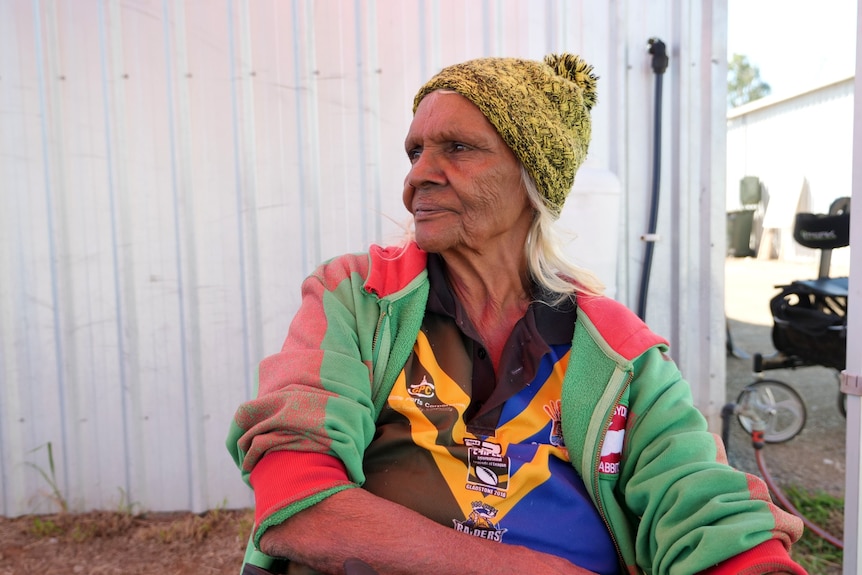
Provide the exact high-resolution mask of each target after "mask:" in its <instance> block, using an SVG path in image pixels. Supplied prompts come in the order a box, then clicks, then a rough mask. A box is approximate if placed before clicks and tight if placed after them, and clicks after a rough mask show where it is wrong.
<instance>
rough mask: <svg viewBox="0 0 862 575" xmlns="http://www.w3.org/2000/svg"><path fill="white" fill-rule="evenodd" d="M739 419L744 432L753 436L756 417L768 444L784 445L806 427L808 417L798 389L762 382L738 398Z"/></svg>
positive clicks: (753, 385) (752, 386)
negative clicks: (761, 424) (761, 423)
mask: <svg viewBox="0 0 862 575" xmlns="http://www.w3.org/2000/svg"><path fill="white" fill-rule="evenodd" d="M736 404H737V406H739V411H738V415H737V419H739V424H740V425H741V426H742V428H743V429H744V430H745V431H746V432H748V433H749V434H750V433H751V430H752V427H753V421H752V418H751V417H750V416H748V415H744V414H745V413H749V414H751V413H755V414H757V416H758V417H759V418H760V419H761V420H763V422H764V424H765V429H764V433H763V440H764V441H765V442H766V443H783V442H785V441H789V440H791V439H793V438H794V437H796V436H797V435H798V434H799V432H800V431H802V428H803V427H804V426H805V419H806V417H807V413H806V411H805V404H804V403H803V401H802V397H800V395H799V394H798V393H797V392H796V390H795V389H793V388H792V387H790V386H789V385H788V384H786V383H784V382H783V381H779V380H777V379H760V380H757V381H754V382H752V383H750V384H748V385H747V386H746V387H745V388H744V389H743V390H742V392H741V393H740V394H739V397H737V398H736Z"/></svg>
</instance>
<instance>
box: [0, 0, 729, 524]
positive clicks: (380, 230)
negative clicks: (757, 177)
mask: <svg viewBox="0 0 862 575" xmlns="http://www.w3.org/2000/svg"><path fill="white" fill-rule="evenodd" d="M725 13H726V6H725V4H724V0H704V2H697V3H689V2H679V0H650V1H649V2H642V1H641V0H608V1H606V2H605V1H602V2H596V1H593V0H543V1H539V0H530V1H527V0H481V1H480V0H476V1H469V2H462V1H460V0H376V1H375V0H354V1H350V0H315V1H313V0H221V1H213V0H185V1H182V0H76V1H74V2H72V1H64V0H0V515H13V516H14V515H18V514H23V513H29V512H41V511H51V510H53V509H55V507H54V502H53V501H52V499H51V491H50V485H49V483H48V482H47V481H45V478H44V477H42V475H41V474H40V470H42V471H46V472H48V471H49V461H48V452H47V449H46V446H47V445H49V444H50V445H51V446H52V448H53V462H54V464H55V472H54V480H55V481H56V485H57V487H58V488H59V490H60V492H61V493H62V496H63V497H64V498H65V499H66V500H67V501H68V503H69V504H70V505H71V506H72V508H73V509H91V508H102V509H111V508H116V507H118V506H119V505H124V504H129V503H134V504H137V505H139V506H140V507H141V508H143V509H147V510H154V511H157V510H175V509H190V510H195V511H201V510H204V509H207V508H212V507H214V506H217V505H222V504H226V505H228V506H231V507H236V506H244V505H249V504H251V497H250V493H249V491H248V489H247V488H246V487H245V486H244V485H243V484H242V483H241V481H240V480H239V474H238V472H236V471H235V470H234V467H233V464H232V462H230V461H229V458H228V456H227V452H226V450H225V448H224V445H223V443H224V438H225V435H226V431H227V427H228V422H229V420H230V417H231V416H232V415H233V411H234V409H235V408H236V406H237V405H238V404H239V403H240V402H241V401H243V400H244V399H246V398H248V397H250V396H251V395H252V394H253V391H254V386H255V383H254V381H253V375H252V374H253V373H254V370H255V366H256V364H257V362H258V361H259V360H260V359H261V358H262V357H264V356H265V355H267V354H269V353H272V352H274V351H276V350H277V349H278V348H279V347H280V345H281V342H282V340H283V338H284V335H285V333H286V330H287V324H288V322H289V320H290V317H291V316H292V314H293V312H294V311H295V309H296V307H297V305H298V301H299V289H298V287H299V283H300V281H301V279H302V278H303V276H304V275H305V274H307V273H308V272H309V271H310V270H311V269H312V268H313V267H314V266H315V265H316V264H317V263H318V262H319V261H321V260H322V259H325V258H327V257H330V256H333V255H336V254H338V253H341V252H345V251H358V250H363V249H365V248H366V247H367V245H368V244H369V243H370V242H372V241H376V242H387V241H390V240H392V239H393V238H397V237H399V236H400V235H401V229H402V228H401V225H402V224H403V223H404V222H405V221H406V215H407V214H406V211H405V210H404V208H403V207H402V206H401V201H400V192H401V187H402V181H403V177H404V175H405V173H406V170H407V167H408V162H407V160H406V158H405V156H404V152H403V149H402V142H403V137H404V134H405V132H406V129H407V126H408V125H409V121H410V117H411V112H410V103H411V101H412V97H413V94H414V93H415V91H416V90H417V88H418V87H419V86H420V85H421V83H422V82H423V81H425V80H426V79H427V78H428V77H430V76H431V75H432V74H433V73H434V72H436V71H437V70H438V69H439V68H441V67H443V66H444V65H447V64H450V63H454V62H456V61H461V60H464V59H467V58H472V57H478V56H485V55H504V56H520V57H530V58H541V57H542V56H543V55H544V54H546V53H548V52H553V51H572V52H576V53H580V54H582V55H584V56H585V57H586V58H587V60H588V61H590V62H591V63H593V64H594V65H595V66H596V69H597V71H598V72H599V75H600V76H601V84H600V90H601V92H600V97H599V101H600V105H599V106H597V107H596V109H595V111H594V114H593V118H594V129H593V143H592V145H591V149H590V158H589V159H588V162H587V163H588V166H587V167H586V168H588V169H590V170H595V171H596V173H598V174H599V175H600V176H602V177H600V178H597V180H602V178H603V177H605V176H608V177H610V179H612V180H615V181H618V182H620V183H621V186H622V194H621V196H622V202H621V203H620V206H621V213H620V219H619V224H618V225H617V224H616V223H615V222H616V220H615V219H610V220H604V219H602V217H601V214H600V216H599V217H594V216H590V219H592V220H593V221H592V224H593V225H596V226H597V227H599V228H604V232H605V233H611V234H614V233H617V232H618V233H619V239H620V240H621V241H620V246H621V247H620V257H619V258H618V260H616V261H618V262H619V265H618V270H619V274H620V278H619V281H618V282H617V285H616V287H617V288H618V289H617V294H618V296H619V298H620V299H622V300H623V301H628V302H630V303H631V302H632V301H633V291H634V289H633V287H632V286H634V285H635V284H636V281H637V280H636V276H637V272H636V269H637V267H638V265H639V263H640V258H641V254H642V251H641V247H642V244H640V243H639V242H640V240H639V239H638V238H639V236H640V235H641V234H642V233H643V232H644V230H645V225H646V220H647V217H646V215H645V214H646V212H647V210H646V207H645V206H646V203H647V197H648V192H649V190H648V186H649V182H650V176H651V168H650V166H651V154H650V148H651V145H650V142H651V141H652V136H651V134H652V129H653V127H652V110H653V100H652V94H653V74H652V72H651V70H650V60H649V56H648V54H647V40H648V38H650V37H652V36H662V37H663V39H664V40H665V42H666V43H667V44H668V47H669V51H670V54H671V67H670V69H669V71H668V74H667V78H668V79H667V84H666V85H667V96H668V97H667V99H666V100H665V103H664V109H665V112H666V115H665V120H664V129H665V130H666V132H665V134H666V136H665V142H666V145H667V150H666V152H667V153H666V155H665V156H664V160H663V162H664V163H663V168H664V170H665V176H664V178H663V180H662V187H663V194H664V193H667V194H668V197H669V198H672V199H671V201H668V202H665V203H664V204H663V205H662V207H661V216H660V229H659V233H660V234H662V236H663V237H664V238H666V240H663V244H661V245H660V246H659V249H657V251H656V259H655V264H656V270H655V271H654V273H653V276H652V278H653V279H652V287H651V290H652V294H653V295H652V296H651V300H650V301H651V305H650V316H649V318H648V319H650V321H651V323H653V324H654V327H655V328H656V329H657V330H658V331H659V332H661V333H664V334H667V335H669V337H670V338H671V340H672V342H674V344H679V345H677V346H676V352H677V353H678V356H677V357H678V358H679V360H680V362H681V365H683V367H684V368H686V366H689V367H690V370H691V371H690V372H689V373H690V374H691V375H690V377H691V380H692V381H693V382H696V385H695V386H694V393H695V398H696V400H697V401H698V402H699V403H700V404H702V405H703V407H704V412H705V413H706V414H707V415H708V417H711V420H712V421H716V420H717V413H718V408H720V406H721V404H722V403H723V391H724V388H723V374H724V370H723V358H724V349H723V342H721V341H719V340H720V338H718V339H716V338H715V337H714V336H713V334H720V333H723V312H722V310H723V304H722V299H721V298H722V291H721V287H720V286H716V285H715V282H714V278H716V277H721V275H720V274H721V269H722V268H721V267H720V266H721V263H722V261H723V257H722V255H723V249H722V246H721V241H720V239H721V238H722V237H723V226H721V222H723V212H722V210H721V207H722V206H723V198H719V199H718V200H717V202H716V197H715V194H712V193H711V192H710V190H711V189H724V182H723V178H724V170H723V168H722V169H721V170H714V169H713V168H712V166H714V165H721V166H723V163H722V162H723V153H724V146H723V139H722V138H723V122H724V98H723V94H722V93H721V86H722V85H723V83H724V78H725V75H726V68H725V67H724V65H723V63H722V60H723V54H724V52H725V44H724V41H725V35H724V29H723V26H724V25H725V21H724V14H725ZM717 55H718V56H717ZM716 86H718V88H716ZM716 101H717V105H716ZM716 126H718V128H719V130H720V132H714V129H715V127H716ZM713 143H715V145H712V144H713ZM689 150H694V151H691V152H690V151H689ZM607 180H608V178H605V179H604V181H607ZM576 188H577V184H576ZM715 203H717V204H718V206H719V209H718V210H717V211H716V215H715V216H711V215H709V216H707V217H706V218H705V217H704V214H711V213H712V210H713V208H714V207H715V206H714V205H713V204H715ZM575 210H576V211H578V209H577V207H576V208H575ZM719 212H722V213H719ZM613 216H614V218H615V217H616V214H614V215H613ZM608 221H610V222H613V223H611V224H608V223H607V222H608ZM617 228H618V229H617ZM681 238H682V239H681ZM716 238H718V239H719V241H718V242H716ZM587 241H588V243H587V245H585V249H586V250H588V251H589V252H591V255H592V256H593V257H595V256H596V254H597V253H599V254H600V253H602V252H601V250H602V249H605V245H606V244H605V243H604V242H602V241H601V239H600V238H596V237H588V238H587ZM612 243H613V244H614V245H616V242H612ZM716 254H717V255H718V258H715V256H716ZM607 258H608V259H611V261H615V260H614V258H616V254H613V253H611V254H609V255H608V256H607ZM716 261H717V262H718V263H715V262H716ZM704 302H707V303H706V305H704ZM682 334H685V337H683V336H682Z"/></svg>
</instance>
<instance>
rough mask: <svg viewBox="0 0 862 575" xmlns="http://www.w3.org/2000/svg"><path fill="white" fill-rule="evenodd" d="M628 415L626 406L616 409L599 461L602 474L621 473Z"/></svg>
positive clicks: (619, 406)
mask: <svg viewBox="0 0 862 575" xmlns="http://www.w3.org/2000/svg"><path fill="white" fill-rule="evenodd" d="M628 414H629V408H628V407H626V406H625V405H618V406H616V408H615V409H614V416H613V418H612V419H611V424H610V426H608V432H607V433H606V434H605V440H604V442H603V443H602V454H601V458H600V459H599V472H600V473H619V472H620V460H621V459H622V453H623V441H624V439H625V436H626V420H627V419H628Z"/></svg>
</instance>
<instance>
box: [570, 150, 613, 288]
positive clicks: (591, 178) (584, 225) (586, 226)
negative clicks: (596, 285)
mask: <svg viewBox="0 0 862 575" xmlns="http://www.w3.org/2000/svg"><path fill="white" fill-rule="evenodd" d="M621 194H622V184H621V183H620V179H619V178H618V177H617V176H616V174H614V173H613V172H611V171H609V170H606V169H602V168H594V167H588V166H581V169H580V170H578V173H577V175H576V176H575V185H574V186H573V187H572V192H571V193H570V194H569V197H568V199H567V200H566V203H565V205H564V206H563V211H562V213H561V214H560V218H559V220H557V226H558V227H559V229H560V230H561V231H562V234H563V239H564V240H566V241H567V243H566V250H565V251H566V254H567V255H568V256H569V258H570V259H571V260H572V261H574V262H575V263H576V264H578V265H580V266H582V267H585V268H587V269H588V270H590V271H592V272H593V273H595V274H596V275H597V276H598V277H599V279H600V280H602V282H603V283H604V284H605V294H606V295H608V296H609V297H614V296H615V295H616V289H617V259H618V257H617V251H618V246H619V232H620V196H621Z"/></svg>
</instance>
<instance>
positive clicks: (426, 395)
mask: <svg viewBox="0 0 862 575" xmlns="http://www.w3.org/2000/svg"><path fill="white" fill-rule="evenodd" d="M407 393H409V394H410V395H411V396H412V397H415V398H417V399H418V398H422V399H430V398H432V397H434V393H435V389H434V383H433V382H430V381H428V378H427V376H424V375H423V376H422V381H420V382H419V383H414V384H411V385H410V387H409V388H407Z"/></svg>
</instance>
